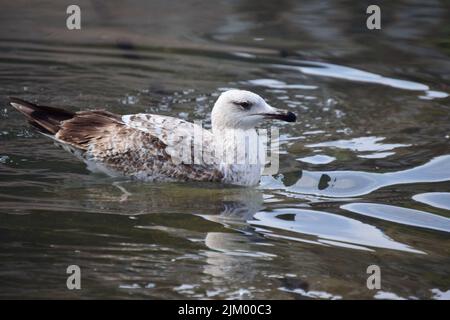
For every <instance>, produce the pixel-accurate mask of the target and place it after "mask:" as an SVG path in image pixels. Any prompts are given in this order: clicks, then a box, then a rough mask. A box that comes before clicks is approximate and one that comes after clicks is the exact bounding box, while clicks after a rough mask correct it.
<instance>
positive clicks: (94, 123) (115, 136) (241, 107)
mask: <svg viewBox="0 0 450 320" xmlns="http://www.w3.org/2000/svg"><path fill="white" fill-rule="evenodd" d="M10 104H11V105H12V106H13V107H14V108H15V109H17V110H18V111H20V112H21V113H22V114H23V115H24V116H25V117H26V119H27V120H28V122H29V123H30V124H31V125H32V126H33V127H35V128H36V129H37V130H38V131H39V132H40V133H42V134H43V135H45V136H46V137H48V138H50V139H52V140H53V142H54V143H55V144H56V145H58V146H60V147H62V148H63V149H65V150H67V151H69V152H70V153H72V154H73V155H75V156H76V157H77V158H79V159H80V160H82V161H84V162H85V163H86V165H87V167H88V169H90V170H91V171H96V172H103V173H106V174H108V175H110V176H125V177H131V178H134V179H138V180H144V181H155V182H156V181H209V182H219V183H223V184H231V185H239V186H255V185H257V184H258V183H259V181H260V178H261V173H262V169H263V168H264V165H265V163H264V161H265V160H264V157H256V161H252V162H250V161H248V160H249V157H250V156H251V155H252V152H251V151H248V147H249V145H251V146H253V145H254V141H253V140H249V141H250V142H248V140H247V142H248V143H245V141H244V143H243V140H239V139H237V138H236V137H242V136H244V137H250V138H256V139H258V137H259V136H258V133H257V131H256V128H255V127H256V126H258V125H259V124H261V123H262V122H263V121H264V120H266V119H278V120H282V121H286V122H295V121H296V116H295V114H294V113H292V112H287V111H284V110H280V109H276V108H274V107H272V106H270V105H269V104H268V103H267V102H266V101H265V100H264V99H263V98H261V97H260V96H259V95H257V94H255V93H253V92H250V91H245V90H237V89H233V90H228V91H225V92H223V93H222V94H221V95H220V96H219V97H218V99H217V101H216V103H215V104H214V107H213V109H212V112H211V127H212V128H211V130H208V129H205V128H203V127H202V125H201V124H198V123H191V122H188V121H185V120H182V119H178V118H175V117H170V116H164V115H157V114H145V113H138V114H130V115H123V116H121V115H118V114H114V113H111V112H108V111H105V110H89V111H79V112H72V111H69V110H65V109H60V108H54V107H47V106H41V105H37V104H34V103H31V102H27V101H24V100H22V99H19V98H10ZM255 141H257V140H255ZM256 144H258V146H261V142H260V141H257V142H256ZM240 149H245V150H244V152H242V153H240V154H241V155H240V156H239V152H237V151H239V150H240ZM218 150H219V151H218ZM252 150H254V148H252ZM257 150H259V151H256V152H257V153H258V155H260V154H261V152H260V149H257ZM253 153H254V152H253ZM230 154H231V155H232V156H230ZM236 155H237V156H236ZM253 156H254V154H253ZM230 160H231V161H230Z"/></svg>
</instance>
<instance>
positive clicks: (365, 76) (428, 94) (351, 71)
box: [272, 60, 448, 99]
mask: <svg viewBox="0 0 450 320" xmlns="http://www.w3.org/2000/svg"><path fill="white" fill-rule="evenodd" d="M290 62H292V63H293V64H294V63H295V65H284V64H273V65H272V66H273V67H276V68H281V69H291V70H297V71H299V72H301V73H304V74H308V75H314V76H322V77H330V78H337V79H343V80H349V81H356V82H365V83H376V84H380V85H385V86H389V87H393V88H396V89H403V90H411V91H425V96H420V98H422V99H436V98H446V97H448V94H447V93H445V92H440V91H432V90H430V88H429V87H428V86H427V85H425V84H422V83H418V82H414V81H408V80H402V79H395V78H389V77H384V76H382V75H379V74H376V73H372V72H367V71H363V70H359V69H356V68H351V67H346V66H341V65H337V64H332V63H325V62H311V61H300V60H290Z"/></svg>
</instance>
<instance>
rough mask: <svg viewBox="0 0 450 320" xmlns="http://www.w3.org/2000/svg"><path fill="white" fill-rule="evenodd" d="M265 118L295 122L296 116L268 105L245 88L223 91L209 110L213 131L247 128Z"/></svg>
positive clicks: (252, 126)
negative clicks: (210, 110)
mask: <svg viewBox="0 0 450 320" xmlns="http://www.w3.org/2000/svg"><path fill="white" fill-rule="evenodd" d="M267 119H277V120H282V121H287V122H295V121H296V119H297V117H296V116H295V114H293V113H292V112H290V111H285V110H280V109H276V108H274V107H272V106H270V105H269V104H268V103H267V102H266V101H264V99H263V98H261V97H260V96H259V95H257V94H256V93H253V92H250V91H245V90H228V91H225V92H223V93H222V94H221V95H220V96H219V98H218V99H217V101H216V103H215V104H214V108H213V110H212V112H211V124H212V129H213V131H216V130H225V129H241V130H248V129H252V128H254V127H256V126H257V125H258V124H260V123H261V122H263V121H264V120H267Z"/></svg>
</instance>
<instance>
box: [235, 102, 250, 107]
mask: <svg viewBox="0 0 450 320" xmlns="http://www.w3.org/2000/svg"><path fill="white" fill-rule="evenodd" d="M234 104H236V105H238V106H241V107H242V108H244V109H250V108H251V107H252V103H251V102H248V101H242V102H235V103H234Z"/></svg>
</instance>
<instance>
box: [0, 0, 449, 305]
mask: <svg viewBox="0 0 450 320" xmlns="http://www.w3.org/2000/svg"><path fill="white" fill-rule="evenodd" d="M76 3H77V4H78V5H79V6H80V7H81V13H82V29H81V30H79V31H68V30H67V29H66V26H65V23H66V21H65V19H66V17H67V15H66V13H65V11H66V8H67V6H68V5H69V4H72V2H71V1H70V2H69V1H22V0H18V1H2V3H1V10H0V298H193V299H195V298H212V299H216V298H242V299H247V298H277V299H304V298H325V299H333V298H409V299H417V298H420V299H432V298H434V299H438V298H447V299H448V298H449V296H450V293H449V289H450V271H449V268H450V242H449V232H450V219H449V215H450V211H449V210H450V98H449V96H448V94H449V93H450V22H449V21H450V19H449V18H450V4H449V2H448V1H436V0H431V1H396V2H392V1H389V2H387V1H385V2H382V3H381V9H382V30H376V31H369V30H367V29H366V27H365V20H366V17H367V15H366V14H365V10H366V8H367V5H368V4H369V3H366V2H365V1H313V0H310V1H293V0H292V1H291V0H283V1H272V2H265V1H264V2H263V1H253V0H236V1H204V2H202V1H194V0H189V1H186V0H185V1H179V2H175V1H174V2H172V1H126V2H125V1H81V0H79V1H77V2H76ZM226 88H242V89H248V90H252V91H255V92H257V93H259V94H261V95H262V96H263V97H265V98H266V99H267V100H268V101H269V102H270V103H271V104H272V105H274V106H276V107H278V108H285V109H289V110H291V111H294V112H295V113H296V114H297V115H298V118H299V121H298V122H297V123H295V124H293V125H292V124H282V123H279V124H278V125H279V127H280V132H281V133H282V137H283V143H282V145H281V150H282V155H281V164H280V166H281V169H280V173H279V174H278V175H276V176H274V177H264V179H263V180H262V182H261V185H260V186H259V187H258V188H248V189H242V188H233V187H227V188H224V187H222V186H219V185H204V184H187V183H183V184H173V183H171V184H144V183H138V182H119V183H120V184H119V185H117V183H118V181H115V180H113V179H111V178H108V177H104V176H101V175H96V174H92V173H90V172H89V171H87V169H86V168H85V166H84V165H83V164H82V163H80V162H79V161H78V160H76V159H74V158H73V157H72V156H71V155H70V154H68V153H65V152H62V151H61V150H60V149H58V148H56V147H55V146H53V145H52V144H51V143H49V141H48V140H47V139H46V138H45V137H43V136H41V135H39V134H37V133H36V132H35V131H33V130H32V129H30V128H29V126H28V125H27V124H26V123H25V121H24V119H23V117H22V116H21V115H19V114H18V113H17V112H16V111H14V110H12V108H11V107H10V106H8V103H7V96H18V97H21V98H24V99H30V100H32V101H38V102H39V103H42V104H50V105H55V106H65V107H68V108H70V109H72V110H83V109H88V108H99V107H101V108H105V109H107V110H110V111H113V112H117V113H120V114H129V113H138V112H150V113H160V114H166V115H172V116H177V117H182V118H186V119H188V120H195V119H204V118H208V117H209V112H210V110H211V107H212V105H213V103H214V101H215V99H216V98H217V95H218V94H219V93H220V92H221V91H223V90H225V89H226ZM121 187H122V188H125V189H126V191H127V192H129V193H131V195H128V197H127V196H126V194H125V193H124V192H123V191H122V190H121V189H120V188H121ZM72 264H76V265H79V266H80V267H81V270H82V290H81V291H69V290H67V289H66V277H67V275H66V268H67V266H68V265H72ZM372 264H375V265H378V266H379V267H380V268H381V273H382V280H381V285H382V288H381V290H369V289H367V287H366V279H367V277H368V275H367V273H366V269H367V267H368V266H369V265H372Z"/></svg>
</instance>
